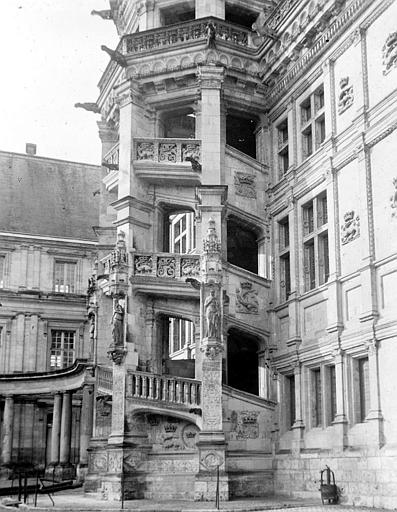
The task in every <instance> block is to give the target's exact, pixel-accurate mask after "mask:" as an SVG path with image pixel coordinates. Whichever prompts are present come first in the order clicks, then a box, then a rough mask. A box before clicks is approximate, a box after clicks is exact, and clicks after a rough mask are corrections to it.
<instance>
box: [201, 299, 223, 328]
mask: <svg viewBox="0 0 397 512" xmlns="http://www.w3.org/2000/svg"><path fill="white" fill-rule="evenodd" d="M204 311H205V319H206V322H207V337H208V338H219V337H220V319H221V310H220V306H219V302H218V299H217V298H216V296H215V290H211V291H210V294H209V295H208V297H207V298H206V299H205V303H204Z"/></svg>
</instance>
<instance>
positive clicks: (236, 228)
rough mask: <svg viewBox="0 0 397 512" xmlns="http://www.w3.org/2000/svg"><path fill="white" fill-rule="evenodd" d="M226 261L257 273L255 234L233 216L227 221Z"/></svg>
mask: <svg viewBox="0 0 397 512" xmlns="http://www.w3.org/2000/svg"><path fill="white" fill-rule="evenodd" d="M227 261H228V262H229V263H231V264H232V265H236V266H237V267H241V268H244V269H245V270H249V271H250V272H253V273H255V274H257V273H258V242H257V234H256V233H255V231H253V230H250V229H249V228H248V227H247V226H245V225H243V224H242V223H240V222H238V221H237V220H235V219H234V218H229V219H228V221H227Z"/></svg>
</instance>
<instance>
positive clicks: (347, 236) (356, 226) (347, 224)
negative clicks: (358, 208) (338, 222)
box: [341, 210, 360, 245]
mask: <svg viewBox="0 0 397 512" xmlns="http://www.w3.org/2000/svg"><path fill="white" fill-rule="evenodd" d="M343 218H344V224H343V225H342V226H341V234H342V244H343V245H344V244H348V243H349V242H352V241H353V240H355V239H356V238H358V237H359V236H360V217H359V216H358V215H357V216H355V214H354V210H351V211H350V212H346V213H345V215H344V216H343Z"/></svg>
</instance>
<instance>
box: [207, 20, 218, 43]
mask: <svg viewBox="0 0 397 512" xmlns="http://www.w3.org/2000/svg"><path fill="white" fill-rule="evenodd" d="M205 33H206V36H207V48H208V49H210V50H215V49H216V43H215V38H216V27H215V25H214V24H213V23H212V21H209V22H208V23H207V26H206V27H205Z"/></svg>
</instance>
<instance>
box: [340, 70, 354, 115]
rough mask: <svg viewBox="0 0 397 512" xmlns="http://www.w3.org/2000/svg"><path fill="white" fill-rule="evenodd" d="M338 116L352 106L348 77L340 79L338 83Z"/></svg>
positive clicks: (352, 96)
mask: <svg viewBox="0 0 397 512" xmlns="http://www.w3.org/2000/svg"><path fill="white" fill-rule="evenodd" d="M339 89H340V92H339V100H338V114H342V113H343V112H345V110H347V109H348V108H349V107H350V106H351V105H353V101H354V95H353V86H352V85H349V77H348V76H347V77H345V78H341V80H340V82H339Z"/></svg>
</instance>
